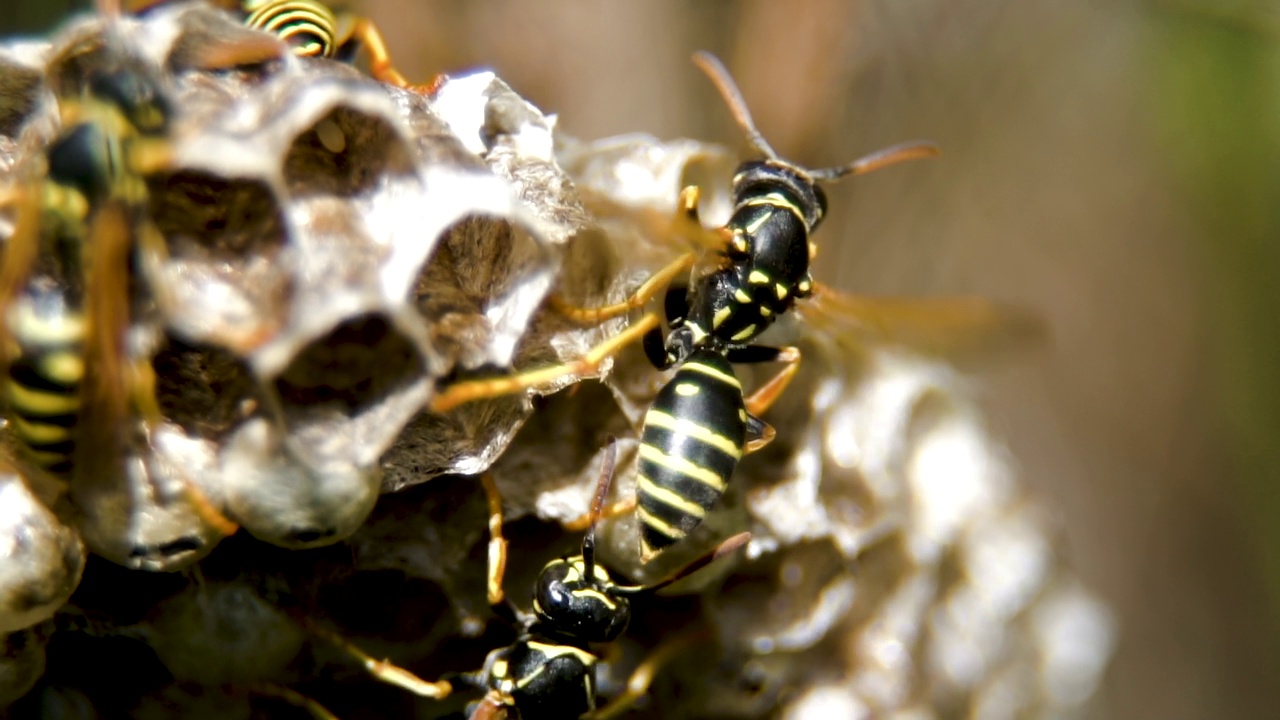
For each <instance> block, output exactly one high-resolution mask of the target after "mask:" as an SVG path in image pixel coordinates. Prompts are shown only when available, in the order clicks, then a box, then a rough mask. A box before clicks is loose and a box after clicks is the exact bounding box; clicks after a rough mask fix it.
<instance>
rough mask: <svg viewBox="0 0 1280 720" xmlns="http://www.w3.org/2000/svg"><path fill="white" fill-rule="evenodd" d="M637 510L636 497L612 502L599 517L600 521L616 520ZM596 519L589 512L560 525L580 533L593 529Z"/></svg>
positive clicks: (601, 511) (601, 510)
mask: <svg viewBox="0 0 1280 720" xmlns="http://www.w3.org/2000/svg"><path fill="white" fill-rule="evenodd" d="M635 509H636V499H635V496H632V497H629V498H624V499H622V500H618V501H616V502H612V503H610V504H608V505H605V506H604V507H603V508H601V509H600V514H599V515H598V516H597V517H598V518H599V519H600V520H608V519H610V518H616V517H619V516H621V515H626V514H627V513H630V512H634V511H635ZM595 519H596V518H593V517H592V515H591V513H590V512H587V513H584V514H582V515H579V516H578V517H576V518H572V519H570V520H564V521H562V522H561V523H560V525H561V526H562V527H564V529H565V530H567V531H569V532H579V531H582V530H586V529H587V528H589V527H591V523H592V521H593V520H595Z"/></svg>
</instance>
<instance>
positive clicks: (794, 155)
mask: <svg viewBox="0 0 1280 720" xmlns="http://www.w3.org/2000/svg"><path fill="white" fill-rule="evenodd" d="M0 5H2V7H0V32H2V33H3V34H6V35H7V34H10V33H13V32H19V31H23V32H35V31H41V30H44V29H47V28H49V27H52V26H53V25H54V24H56V22H57V21H58V19H59V18H61V17H63V16H65V14H66V13H67V12H69V8H73V9H74V8H77V7H78V6H87V5H88V3H87V2H84V1H83V0H82V2H80V3H74V2H69V1H66V0H16V1H15V0H4V2H3V3H2V4H0ZM356 8H357V9H359V10H360V11H361V12H363V13H365V14H367V15H368V16H370V17H371V18H372V19H373V20H374V21H375V22H377V23H378V24H379V26H380V27H381V28H382V30H383V32H384V34H385V35H386V39H387V41H388V43H389V46H390V48H391V51H392V53H393V55H394V57H395V59H396V62H397V64H398V66H399V67H400V69H401V70H402V71H404V72H405V74H406V75H408V76H409V77H411V78H414V79H419V80H421V81H424V82H425V81H426V80H428V79H429V78H430V77H431V76H433V75H434V73H437V72H441V71H445V72H454V71H461V70H463V69H466V68H471V67H475V66H481V65H482V66H488V67H491V68H493V69H495V70H496V71H497V72H498V73H499V75H501V76H502V77H503V78H504V79H506V80H507V81H508V82H509V83H510V84H511V85H512V86H513V87H514V88H515V89H516V90H517V91H518V92H520V93H522V94H524V95H525V96H526V97H527V98H529V99H530V100H532V101H533V102H534V103H536V104H537V105H539V106H540V107H541V108H542V109H543V110H545V111H547V112H555V113H559V115H560V123H561V128H562V129H563V130H564V131H565V132H567V133H569V134H572V135H575V136H578V137H581V138H585V139H594V138H599V137H604V136H607V135H613V134H619V133H625V132H634V131H643V132H648V133H652V134H654V135H657V136H660V137H664V138H669V137H675V136H690V137H696V138H700V139H706V140H715V141H720V142H724V143H726V144H730V145H733V146H735V147H740V146H741V137H740V134H739V133H738V132H737V130H736V129H735V128H734V127H733V125H732V124H731V123H730V121H729V119H728V114H727V112H726V110H725V108H724V106H723V104H722V103H721V101H720V99H719V98H718V96H717V95H716V94H715V93H714V91H713V90H712V88H711V86H710V84H709V83H708V82H707V81H706V79H705V78H704V77H703V76H702V75H701V73H699V72H698V71H696V70H695V69H694V67H693V65H692V64H691V63H690V62H689V56H690V54H691V53H692V51H694V50H695V49H708V50H711V51H713V52H716V53H717V54H719V55H720V56H721V57H722V58H723V59H724V60H725V62H726V64H727V65H728V66H729V68H730V70H731V71H732V72H733V74H734V75H735V77H736V78H737V79H738V81H739V82H740V84H741V85H742V89H743V93H744V94H745V95H746V98H747V101H748V103H749V104H750V106H751V108H752V110H753V112H754V113H755V116H756V120H757V123H758V124H759V125H760V127H761V129H762V131H763V132H764V134H765V135H766V137H768V138H769V140H770V141H771V142H772V144H773V145H774V147H775V148H776V149H777V150H778V151H779V152H780V153H782V154H783V155H785V156H787V157H789V158H791V159H793V160H795V161H798V162H800V163H803V164H806V165H811V166H828V165H835V164H841V163H843V162H846V161H847V160H850V159H852V158H854V157H856V156H860V155H862V154H865V153H866V152H869V151H871V150H874V149H878V148H880V147H883V146H885V145H889V144H892V143H895V142H898V141H901V140H908V139H915V138H928V139H932V140H935V141H937V142H938V143H939V144H940V145H941V146H942V148H943V151H944V155H943V157H942V158H941V159H939V160H937V161H934V162H929V163H918V164H913V165H911V166H907V167H902V168H895V169H891V170H886V171H884V172H881V173H876V174H874V175H870V176H866V177H861V178H855V179H851V180H848V181H846V182H844V183H843V184H841V185H838V186H833V187H831V188H829V190H828V193H829V197H830V201H831V207H832V211H831V213H830V215H829V219H828V220H827V222H826V224H825V225H824V227H823V228H822V230H821V231H820V233H819V235H818V237H817V240H818V242H819V244H820V246H821V256H820V260H819V263H818V265H819V268H820V269H819V271H818V274H819V279H821V280H824V281H826V282H829V283H831V284H833V285H835V286H836V287H839V288H842V289H844V290H848V291H857V292H866V293H876V294H912V295H935V294H938V295H941V294H957V293H965V294H979V295H985V296H990V297H994V298H998V299H1001V300H1006V301H1011V302H1014V303H1018V304H1021V305H1023V306H1026V307H1028V308H1031V309H1033V310H1035V311H1036V312H1038V313H1040V314H1041V315H1042V316H1043V317H1044V318H1045V319H1046V320H1047V321H1048V323H1049V325H1050V327H1051V329H1052V336H1053V338H1052V342H1051V343H1050V345H1049V346H1048V347H1046V348H1043V349H1041V350H1038V351H1035V352H1030V353H1026V354H1024V355H1022V356H1019V357H1016V358H1012V359H1009V360H1005V361H1003V362H1000V363H999V364H998V365H993V366H991V367H985V368H979V369H978V373H977V377H978V378H979V380H980V382H981V383H982V387H983V388H984V394H985V397H986V400H987V406H988V408H989V411H990V418H991V423H992V425H993V427H994V428H995V430H996V432H997V434H998V435H1001V436H1003V437H1004V438H1006V439H1007V441H1008V443H1009V445H1010V448H1011V451H1012V454H1013V455H1014V457H1015V458H1016V459H1017V462H1018V464H1019V465H1020V466H1021V468H1022V477H1023V478H1024V479H1025V481H1026V482H1027V483H1029V484H1030V485H1031V490H1032V492H1033V494H1034V495H1035V496H1036V498H1037V499H1038V501H1039V502H1040V503H1041V504H1043V506H1044V507H1046V508H1047V509H1048V510H1049V512H1051V513H1052V515H1053V517H1054V520H1055V521H1056V522H1057V523H1058V527H1059V528H1060V530H1061V549H1062V552H1063V554H1064V557H1066V558H1067V561H1068V562H1069V563H1070V564H1073V565H1074V566H1075V567H1076V568H1077V570H1078V572H1079V574H1080V575H1081V576H1082V578H1083V579H1084V580H1085V581H1086V582H1087V583H1088V585H1089V586H1090V587H1091V588H1092V589H1093V590H1094V591H1095V592H1097V593H1098V594H1099V595H1100V596H1101V597H1103V598H1104V599H1105V600H1106V601H1107V602H1108V603H1110V605H1111V606H1112V608H1113V609H1114V610H1115V612H1116V616H1117V619H1118V621H1119V629H1120V645H1119V647H1118V650H1117V654H1116V656H1115V659H1114V661H1113V663H1112V668H1111V671H1110V673H1109V675H1108V677H1107V680H1106V682H1105V684H1104V687H1103V691H1102V693H1103V697H1102V698H1101V700H1102V702H1101V703H1100V712H1099V713H1098V717H1100V718H1115V719H1124V720H1128V719H1131V718H1162V719H1164V720H1178V719H1181V718H1245V717H1263V716H1268V715H1269V712H1268V711H1274V708H1277V707H1280V682H1275V680H1276V678H1277V677H1280V674H1278V671H1280V663H1278V660H1280V644H1278V643H1277V640H1280V633H1277V623H1276V621H1275V618H1276V617H1277V615H1278V613H1277V610H1280V333H1278V332H1277V319H1278V318H1280V202H1277V197H1276V191H1277V188H1280V6H1276V5H1275V4H1273V3H1264V2H1262V1H1261V0H1234V1H1232V0H1147V1H1146V2H1141V1H1137V0H1133V1H1130V2H1101V1H1095V2H1079V1H1067V0H1058V1H1056V2H1052V1H1049V0H862V1H859V0H845V1H839V0H809V1H807V2H804V3H778V2H764V1H761V2H742V3H731V2H700V3H686V2H675V1H674V0H660V1H656V0H651V1H649V2H645V3H637V2H622V1H620V0H610V1H597V2H538V3H529V2H522V1H520V0H501V1H494V2H484V3H479V2H465V1H464V0H455V1H453V2H427V1H426V0H366V1H365V2H363V3H360V4H358V5H356Z"/></svg>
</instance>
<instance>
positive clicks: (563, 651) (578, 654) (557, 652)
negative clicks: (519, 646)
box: [529, 640, 599, 667]
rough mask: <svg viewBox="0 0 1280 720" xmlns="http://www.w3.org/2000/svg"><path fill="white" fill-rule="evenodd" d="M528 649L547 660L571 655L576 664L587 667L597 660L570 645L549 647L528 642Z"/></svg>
mask: <svg viewBox="0 0 1280 720" xmlns="http://www.w3.org/2000/svg"><path fill="white" fill-rule="evenodd" d="M529 648H530V649H531V650H537V651H538V652H540V653H542V654H543V655H544V656H546V658H547V659H548V660H554V659H556V658H558V657H561V656H564V655H571V656H573V657H575V658H577V659H578V662H580V663H582V664H583V665H586V666H587V667H591V666H592V665H595V664H596V661H597V660H598V659H599V658H597V657H596V656H595V655H592V654H591V653H589V652H587V651H586V650H582V649H580V648H576V647H574V646H572V645H550V644H548V643H540V642H534V641H532V640H530V641H529Z"/></svg>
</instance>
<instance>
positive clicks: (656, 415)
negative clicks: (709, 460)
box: [644, 409, 742, 460]
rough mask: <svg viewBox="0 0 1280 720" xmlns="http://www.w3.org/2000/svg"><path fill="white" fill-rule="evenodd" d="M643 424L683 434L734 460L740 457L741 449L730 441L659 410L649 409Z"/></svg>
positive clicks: (700, 426)
mask: <svg viewBox="0 0 1280 720" xmlns="http://www.w3.org/2000/svg"><path fill="white" fill-rule="evenodd" d="M644 424H645V425H646V426H648V425H652V426H653V427H659V428H662V429H664V430H670V431H672V432H677V433H683V434H685V435H688V436H689V437H691V438H693V439H695V440H697V441H698V442H701V443H705V444H707V445H710V446H711V447H714V448H715V449H717V450H719V451H720V452H723V453H724V454H725V455H728V456H730V457H732V458H734V459H735V460H736V459H738V458H741V457H742V448H740V447H739V446H738V445H737V444H736V443H734V442H733V441H732V440H730V439H729V438H727V437H725V436H724V435H721V434H719V433H717V432H715V431H713V430H711V429H710V428H707V427H704V426H702V425H699V424H698V423H696V422H693V421H691V420H684V419H677V418H674V417H672V416H671V415H669V414H667V413H665V412H663V411H661V410H656V409H650V410H649V412H647V413H645V416H644Z"/></svg>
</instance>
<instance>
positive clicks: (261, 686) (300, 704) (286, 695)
mask: <svg viewBox="0 0 1280 720" xmlns="http://www.w3.org/2000/svg"><path fill="white" fill-rule="evenodd" d="M249 690H250V692H254V693H257V694H259V695H266V696H268V697H274V698H280V699H281V700H283V701H285V702H287V703H289V704H290V705H293V706H294V707H297V708H301V709H303V710H306V711H307V714H308V715H310V716H311V717H313V718H315V719H316V720H338V716H337V715H334V714H333V713H331V712H329V709H328V708H326V707H325V706H323V705H321V704H320V703H319V702H317V701H316V700H315V699H314V698H309V697H307V696H306V695H303V694H302V693H300V692H298V691H297V690H294V689H292V688H287V687H285V686H283V685H277V684H275V683H253V684H251V685H250V686H249Z"/></svg>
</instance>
